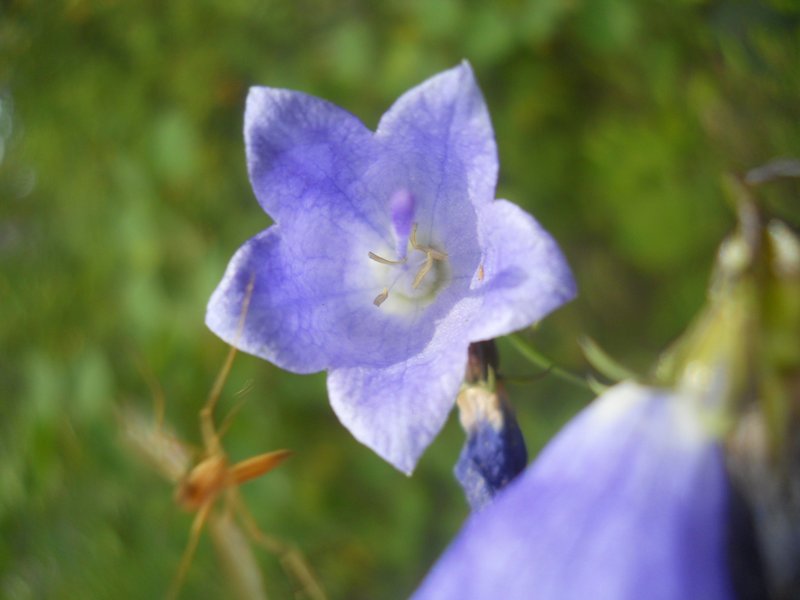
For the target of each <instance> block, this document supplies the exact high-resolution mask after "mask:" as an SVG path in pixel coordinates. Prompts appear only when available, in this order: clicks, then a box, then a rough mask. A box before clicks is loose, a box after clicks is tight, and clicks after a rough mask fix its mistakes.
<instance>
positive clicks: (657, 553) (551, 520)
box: [414, 383, 763, 600]
mask: <svg viewBox="0 0 800 600" xmlns="http://www.w3.org/2000/svg"><path fill="white" fill-rule="evenodd" d="M691 402H692V400H690V399H688V398H685V397H681V396H677V395H674V394H672V393H670V392H666V391H664V390H655V389H650V388H645V387H642V386H639V385H636V384H633V383H624V384H620V385H618V386H616V387H614V388H612V389H611V390H609V391H608V392H606V393H605V394H604V395H603V396H602V397H600V398H599V399H597V400H596V401H595V402H594V403H593V404H592V405H591V406H590V407H589V408H587V409H586V410H585V411H584V412H583V413H582V414H581V415H579V416H578V417H577V418H575V419H574V420H573V421H572V422H571V423H570V424H569V425H568V426H567V427H566V428H565V429H564V430H563V431H562V432H561V433H560V434H559V435H558V436H557V437H556V438H554V440H553V441H552V442H550V444H549V445H548V446H547V447H546V448H545V449H544V450H543V451H542V454H541V455H540V456H539V457H538V458H537V460H536V461H535V462H534V463H533V465H532V466H530V467H529V468H528V469H527V471H526V472H525V473H523V474H522V475H520V476H519V477H518V478H517V479H516V480H514V482H512V483H511V484H510V485H509V486H508V487H507V488H505V489H504V490H503V491H502V492H501V493H500V494H499V495H498V496H497V498H496V499H495V500H494V501H493V503H491V504H490V505H489V506H488V507H487V508H485V509H484V510H483V511H480V512H478V513H475V514H473V516H472V517H471V518H470V520H469V521H468V522H467V524H466V525H465V527H464V528H463V529H462V531H461V533H460V534H459V535H458V537H457V538H456V539H455V541H454V542H453V543H452V544H451V546H450V548H448V550H447V551H446V552H445V554H444V555H443V556H442V558H441V559H440V560H439V562H438V563H437V564H436V565H435V566H434V568H433V569H432V571H431V572H430V574H429V575H428V577H427V579H426V580H425V581H424V582H423V584H422V586H421V587H420V589H419V590H418V591H417V593H416V594H415V596H414V600H427V599H429V598H430V599H434V598H435V599H436V600H449V599H458V600H471V599H474V600H479V599H484V598H504V599H507V600H517V599H519V600H522V599H525V600H527V599H528V598H537V599H540V600H550V599H552V600H573V599H574V600H583V599H585V598H593V599H598V600H639V599H640V598H648V599H649V600H684V599H686V598H703V599H704V600H732V599H733V598H734V597H736V596H735V594H734V578H733V577H732V574H731V572H730V570H729V565H732V564H737V566H738V567H739V568H741V569H743V570H748V569H753V568H755V566H754V565H752V564H747V563H744V562H741V561H740V562H736V561H733V562H729V560H730V555H729V554H728V552H729V549H730V548H733V547H732V546H730V548H729V544H730V543H731V540H732V537H731V533H730V531H729V529H728V525H729V523H730V520H729V514H728V511H729V502H730V498H729V489H730V488H729V483H728V480H727V476H726V472H725V465H724V458H723V456H722V450H721V448H720V445H719V444H718V443H717V441H716V439H715V438H714V437H713V436H711V435H709V432H708V430H707V429H706V426H707V425H708V423H706V422H704V421H703V419H702V418H699V415H698V411H697V409H696V406H694V405H693V404H691ZM739 550H741V549H740V548H739ZM747 577H750V575H749V574H748V575H747ZM744 579H746V577H739V578H738V581H737V582H736V583H741V582H742V581H743V580H744ZM737 591H739V592H741V591H742V590H741V589H737ZM745 596H746V597H748V598H749V597H751V596H749V595H747V594H744V595H743V596H742V597H745ZM752 597H763V596H759V595H755V596H752Z"/></svg>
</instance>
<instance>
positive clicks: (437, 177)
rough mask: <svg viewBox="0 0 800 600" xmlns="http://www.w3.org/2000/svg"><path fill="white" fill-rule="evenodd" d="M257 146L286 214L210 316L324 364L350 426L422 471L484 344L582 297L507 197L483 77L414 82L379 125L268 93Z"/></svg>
mask: <svg viewBox="0 0 800 600" xmlns="http://www.w3.org/2000/svg"><path fill="white" fill-rule="evenodd" d="M245 140H246V146H247V163H248V168H249V173H250V180H251V182H252V185H253V189H254V191H255V195H256V198H257V199H258V201H259V203H260V204H261V206H262V207H263V208H264V210H265V211H267V213H269V215H270V216H271V217H272V218H273V219H274V220H275V221H276V224H275V225H273V226H272V227H270V228H269V229H267V230H266V231H264V232H262V233H260V234H258V235H257V236H255V237H254V238H252V239H251V240H249V241H248V242H246V243H245V244H244V246H242V248H240V249H239V251H238V252H237V253H236V255H235V256H234V257H233V259H232V260H231V263H230V265H229V266H228V270H227V272H226V273H225V276H224V278H223V280H222V282H221V283H220V285H219V287H218V288H217V290H216V291H215V292H214V294H213V296H212V297H211V300H210V302H209V306H208V313H207V317H206V323H207V324H208V326H209V327H210V328H211V329H212V331H214V332H215V333H216V334H217V335H219V336H220V337H221V338H223V339H224V340H226V341H227V342H229V343H233V344H235V345H236V346H237V347H239V348H240V349H242V350H244V351H245V352H249V353H251V354H255V355H257V356H260V357H262V358H265V359H267V360H269V361H271V362H273V363H275V364H276V365H278V366H280V367H283V368H284V369H287V370H290V371H294V372H296V373H312V372H315V371H320V370H324V369H326V370H327V371H328V393H329V395H330V399H331V404H332V405H333V408H334V410H335V411H336V414H337V415H338V417H339V419H340V420H341V421H342V423H343V424H344V425H345V426H346V427H347V428H348V429H350V431H351V432H352V433H353V435H354V436H355V437H356V438H357V439H358V440H360V441H361V442H363V443H364V444H366V445H367V446H369V447H371V448H372V449H373V450H375V451H376V452H377V453H378V454H380V455H381V456H382V457H384V458H385V459H386V460H388V461H389V462H391V463H392V464H393V465H395V466H396V467H397V468H398V469H400V470H402V471H405V472H406V473H410V472H411V471H412V470H413V468H414V466H415V464H416V462H417V460H418V458H419V456H420V454H421V453H422V452H423V451H424V449H425V448H426V447H427V445H428V444H429V443H430V442H431V440H432V438H433V437H434V436H435V435H436V433H437V432H438V431H439V429H440V428H441V427H442V425H443V423H444V421H445V419H446V418H447V414H448V412H449V411H450V409H451V407H452V406H453V403H454V400H455V397H456V394H457V392H458V389H459V385H460V384H461V380H462V377H463V375H464V369H465V366H466V362H467V347H468V345H469V343H470V342H472V341H477V340H485V339H489V338H493V337H496V336H500V335H504V334H507V333H509V332H511V331H514V330H516V329H520V328H522V327H526V326H528V325H530V324H531V323H533V322H534V321H537V320H538V319H541V318H542V317H544V316H545V315H546V314H548V313H549V312H550V311H552V310H554V309H555V308H556V307H558V306H560V305H561V304H563V303H564V302H566V301H568V300H570V299H571V298H572V297H573V296H574V295H575V285H574V282H573V279H572V275H571V274H570V271H569V267H568V266H567V264H566V262H565V260H564V258H563V256H562V254H561V252H560V251H559V249H558V246H557V245H556V243H555V242H554V241H553V239H552V238H551V237H550V235H548V234H547V232H545V231H544V230H543V229H542V228H541V227H540V226H539V224H538V223H537V222H536V221H535V220H534V219H533V218H532V217H531V216H530V215H528V214H527V213H525V212H524V211H522V210H521V209H520V208H519V207H517V206H516V205H514V204H511V203H510V202H507V201H504V200H495V199H494V189H495V183H496V179H497V155H496V148H495V142H494V135H493V132H492V127H491V123H490V121H489V115H488V113H487V111H486V106H485V104H484V101H483V98H482V96H481V93H480V90H479V89H478V87H477V85H476V84H475V81H474V78H473V75H472V70H471V69H470V67H469V65H468V64H467V63H462V64H461V65H460V66H458V67H456V68H454V69H451V70H449V71H445V72H444V73H441V74H439V75H437V76H435V77H433V78H432V79H429V80H428V81H426V82H425V83H423V84H422V85H420V86H418V87H416V88H414V89H412V90H410V91H409V92H407V93H406V94H404V95H403V96H402V97H401V98H400V99H399V100H398V101H397V102H396V103H395V104H394V105H393V106H392V107H391V108H390V109H389V111H388V112H387V113H386V114H385V115H384V116H383V118H382V119H381V121H380V123H379V125H378V128H377V131H375V132H374V133H373V132H372V131H370V130H369V129H367V128H366V127H365V126H364V125H363V124H362V123H361V122H360V121H359V120H358V119H356V118H355V117H354V116H353V115H351V114H349V113H347V112H345V111H344V110H342V109H340V108H338V107H336V106H334V105H332V104H329V103H328V102H325V101H324V100H320V99H317V98H314V97H311V96H307V95H305V94H302V93H300V92H293V91H288V90H279V89H271V88H263V87H256V88H252V89H251V90H250V94H249V96H248V99H247V110H246V113H245ZM251 279H252V280H253V282H254V292H253V295H252V300H251V302H250V308H249V311H248V313H247V318H246V323H245V325H244V328H243V331H242V333H241V335H239V334H238V333H237V329H238V328H237V323H238V321H239V314H240V312H241V306H242V301H243V297H244V295H245V290H246V289H247V287H248V283H249V281H251Z"/></svg>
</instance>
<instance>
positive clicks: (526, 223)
mask: <svg viewBox="0 0 800 600" xmlns="http://www.w3.org/2000/svg"><path fill="white" fill-rule="evenodd" d="M478 227H479V235H480V237H481V245H482V246H483V249H484V252H483V259H482V263H481V271H482V275H483V279H482V280H481V279H480V278H479V277H476V278H475V281H474V282H473V287H474V288H475V289H477V290H479V291H480V292H481V293H482V294H483V297H484V306H483V308H482V309H481V312H480V315H479V316H478V317H477V319H476V322H475V325H474V328H473V330H472V339H473V340H487V339H491V338H495V337H499V336H501V335H506V334H508V333H511V332H512V331H516V330H517V329H521V328H523V327H527V326H528V325H530V324H531V323H534V322H535V321H538V320H540V319H542V318H543V317H544V316H546V315H547V314H548V313H550V312H551V311H553V310H555V309H556V308H558V307H559V306H561V305H562V304H564V303H566V302H568V301H570V300H572V299H573V298H574V297H575V294H576V293H577V291H576V288H575V280H574V279H573V278H572V272H571V271H570V269H569V266H568V265H567V261H566V259H565V258H564V255H563V254H562V253H561V250H560V249H559V247H558V244H556V242H555V240H554V239H553V238H552V237H551V236H550V234H549V233H547V232H546V231H545V230H544V229H542V227H541V225H539V223H537V222H536V220H535V219H534V218H533V217H532V216H530V215H529V214H528V213H526V212H525V211H524V210H522V209H521V208H519V207H518V206H517V205H516V204H512V203H511V202H508V201H506V200H497V201H495V202H493V203H492V204H490V205H489V206H487V207H486V208H484V209H483V210H482V211H480V213H479V215H478Z"/></svg>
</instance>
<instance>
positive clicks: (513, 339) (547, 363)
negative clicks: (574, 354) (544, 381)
mask: <svg viewBox="0 0 800 600" xmlns="http://www.w3.org/2000/svg"><path fill="white" fill-rule="evenodd" d="M506 339H507V340H508V341H509V342H510V343H511V345H512V346H514V348H515V349H516V350H517V352H519V353H520V354H521V355H522V356H524V357H525V358H526V359H528V360H529V361H530V362H531V363H533V364H534V365H536V366H537V367H540V368H542V369H545V370H547V371H548V372H550V373H552V374H553V375H555V376H556V377H558V378H559V379H562V380H564V381H566V382H567V383H571V384H572V385H574V386H577V387H579V388H581V389H584V390H589V391H591V390H592V386H591V385H589V382H588V381H586V379H584V378H583V377H580V376H578V375H575V374H574V373H570V372H569V371H567V370H565V369H562V368H561V367H558V366H556V364H555V363H554V362H553V361H552V360H550V359H549V358H547V357H546V356H545V355H544V354H542V353H541V352H539V351H538V350H537V349H536V348H534V347H533V346H531V345H530V344H529V343H528V342H527V341H526V340H525V339H523V338H522V336H521V335H520V334H518V333H514V334H511V335H509V336H506Z"/></svg>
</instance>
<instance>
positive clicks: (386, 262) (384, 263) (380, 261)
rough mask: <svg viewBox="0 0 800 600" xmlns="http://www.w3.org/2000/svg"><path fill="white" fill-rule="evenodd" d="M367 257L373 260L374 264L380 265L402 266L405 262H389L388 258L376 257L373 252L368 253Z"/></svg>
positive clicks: (404, 260)
mask: <svg viewBox="0 0 800 600" xmlns="http://www.w3.org/2000/svg"><path fill="white" fill-rule="evenodd" d="M368 256H369V257H370V258H371V259H372V260H374V261H375V262H378V263H381V264H382V265H402V264H403V263H405V262H406V259H405V258H404V259H403V260H389V259H388V258H383V257H382V256H378V255H377V254H375V253H374V252H370V253H368Z"/></svg>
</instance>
